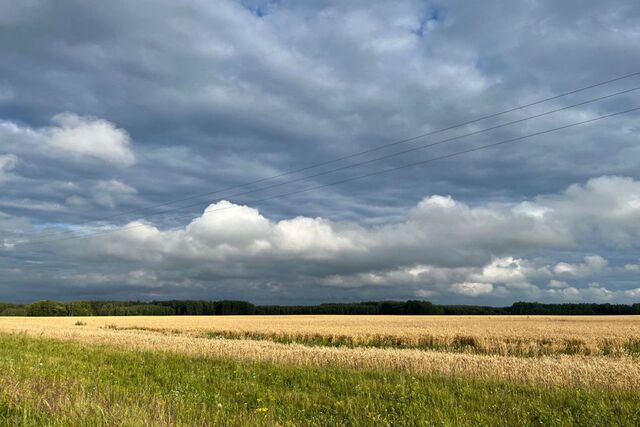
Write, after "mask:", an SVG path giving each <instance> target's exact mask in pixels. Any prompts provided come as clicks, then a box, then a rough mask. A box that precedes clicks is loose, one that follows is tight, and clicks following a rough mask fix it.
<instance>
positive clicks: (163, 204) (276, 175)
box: [98, 71, 640, 221]
mask: <svg viewBox="0 0 640 427" xmlns="http://www.w3.org/2000/svg"><path fill="white" fill-rule="evenodd" d="M638 75H640V71H637V72H634V73H630V74H626V75H623V76H619V77H615V78H612V79H609V80H604V81H601V82H597V83H593V84H591V85H588V86H584V87H581V88H578V89H573V90H570V91H568V92H563V93H560V94H557V95H554V96H551V97H548V98H544V99H540V100H537V101H533V102H530V103H527V104H524V105H520V106H516V107H512V108H509V109H507V110H503V111H499V112H496V113H491V114H488V115H484V116H480V117H477V118H474V119H471V120H467V121H465V122H461V123H457V124H453V125H450V126H446V127H443V128H439V129H436V130H432V131H429V132H426V133H423V134H420V135H415V136H412V137H409V138H404V139H400V140H397V141H393V142H390V143H386V144H382V145H379V146H376V147H373V148H369V149H366V150H362V151H358V152H355V153H352V154H348V155H345V156H342V157H337V158H334V159H330V160H326V161H323V162H319V163H314V164H311V165H308V166H304V167H301V168H297V169H292V170H289V171H285V172H282V173H279V174H275V175H271V176H267V177H264V178H260V179H257V180H254V181H250V182H245V183H243V184H238V185H234V186H230V187H226V188H222V189H219V190H214V191H209V192H204V193H199V194H194V195H191V196H188V197H184V198H180V199H174V200H170V201H167V202H163V203H158V204H153V205H149V206H146V207H141V208H137V209H133V210H129V211H125V212H121V213H118V214H115V215H112V216H106V217H102V218H99V219H98V220H102V221H105V220H109V219H113V218H119V217H121V216H123V215H128V214H132V213H137V212H140V211H143V210H148V209H153V208H157V207H162V206H167V205H171V204H174V203H179V202H183V201H187V200H193V199H196V198H200V197H204V196H211V195H214V194H219V193H222V192H225V191H229V190H235V189H238V188H244V187H247V186H250V185H254V184H259V183H262V182H265V181H271V180H274V179H278V178H282V177H284V176H288V175H292V174H295V173H299V172H304V171H307V170H310V169H314V168H317V167H321V166H326V165H330V164H333V163H337V162H340V161H343V160H348V159H351V158H354V157H357V156H361V155H364V154H368V153H373V152H376V151H380V150H382V149H385V148H389V147H393V146H396V145H400V144H404V143H407V142H412V141H415V140H418V139H421V138H425V137H428V136H433V135H436V134H439V133H443V132H446V131H448V130H453V129H457V128H461V127H464V126H468V125H470V124H473V123H478V122H480V121H483V120H487V119H491V118H495V117H499V116H501V115H504V114H508V113H511V112H514V111H517V110H521V109H523V108H528V107H532V106H535V105H539V104H542V103H544V102H548V101H553V100H556V99H560V98H563V97H565V96H569V95H573V94H576V93H580V92H584V91H586V90H589V89H594V88H596V87H600V86H604V85H607V84H610V83H614V82H617V81H621V80H625V79H629V78H631V77H635V76H638Z"/></svg>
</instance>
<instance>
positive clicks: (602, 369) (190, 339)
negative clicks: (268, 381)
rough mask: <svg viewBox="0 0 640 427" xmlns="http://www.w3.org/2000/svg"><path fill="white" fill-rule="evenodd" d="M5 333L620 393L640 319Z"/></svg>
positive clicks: (28, 323)
mask: <svg viewBox="0 0 640 427" xmlns="http://www.w3.org/2000/svg"><path fill="white" fill-rule="evenodd" d="M0 332H4V333H12V334H17V333H18V334H19V333H23V334H27V335H31V336H45V337H50V338H56V339H61V340H73V341H79V342H82V343H86V344H115V345H119V346H123V347H126V348H131V349H141V350H161V351H169V352H178V353H185V354H194V355H205V356H213V357H215V356H224V357H232V358H237V359H243V360H259V361H269V362H275V363H284V364H296V365H311V366H328V365H336V366H342V367H349V368H362V369H399V370H404V371H410V372H413V373H416V374H429V373H438V374H445V375H454V376H461V377H473V378H496V379H506V380H510V381H519V382H527V383H535V384H549V385H557V384H571V385H600V386H606V387H614V388H623V389H630V388H633V387H635V386H636V385H637V384H639V383H640V357H639V356H638V349H639V345H638V343H639V342H640V316H627V317H587V316H585V317H561V316H553V317H552V316H549V317H527V316H508V317H474V316H447V317H445V316H442V317H439V316H215V317H208V316H197V317H195V316H194V317H191V316H167V317H75V318H69V317H66V318H65V317H56V318H15V317H14V318H8V317H5V318H0Z"/></svg>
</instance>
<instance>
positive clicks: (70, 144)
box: [0, 113, 135, 166]
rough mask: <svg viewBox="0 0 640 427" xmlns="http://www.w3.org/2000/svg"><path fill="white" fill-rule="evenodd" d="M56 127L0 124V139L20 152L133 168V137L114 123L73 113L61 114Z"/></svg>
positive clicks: (54, 118) (55, 121)
mask: <svg viewBox="0 0 640 427" xmlns="http://www.w3.org/2000/svg"><path fill="white" fill-rule="evenodd" d="M52 121H53V123H54V124H55V125H54V126H50V127H43V128H29V127H23V126H19V125H18V124H16V123H13V122H9V121H3V122H0V138H1V139H2V140H4V141H5V144H6V147H8V148H9V149H13V150H15V151H16V152H24V153H27V154H32V153H31V152H32V151H34V150H37V152H38V154H48V155H49V156H51V157H54V158H72V159H75V160H83V159H88V158H89V159H96V160H100V161H103V162H106V163H109V164H113V165H120V166H131V165H133V164H134V163H135V156H134V154H133V151H132V150H131V139H130V137H129V134H128V133H127V132H126V131H125V130H123V129H120V128H118V127H116V126H115V125H114V124H113V123H111V122H109V121H106V120H102V119H98V118H94V117H88V116H79V115H77V114H73V113H61V114H57V115H55V116H54V117H53V119H52Z"/></svg>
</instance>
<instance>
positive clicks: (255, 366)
mask: <svg viewBox="0 0 640 427" xmlns="http://www.w3.org/2000/svg"><path fill="white" fill-rule="evenodd" d="M550 375H552V373H550ZM277 424H279V425H283V426H287V425H301V426H305V425H318V426H333V425H356V426H359V425H375V426H384V425H394V426H403V425H411V426H414V425H425V426H428V425H437V426H441V425H445V426H448V425H451V426H467V425H468V426H477V425H491V426H501V425H509V426H513V425H540V426H547V425H558V426H565V425H580V426H603V425H629V426H635V425H639V424H640V396H639V395H638V393H635V392H620V391H616V392H614V391H611V390H586V389H579V388H555V389H550V388H544V387H534V386H526V385H515V384H510V383H505V382H496V381H488V380H483V381H479V380H466V379H454V378H449V377H441V376H431V377H420V376H412V375H410V374H407V373H403V372H397V371H377V372H370V371H356V370H348V369H340V368H311V367H294V366H281V365H275V364H267V363H256V362H247V361H237V360H229V359H216V358H205V357H191V356H184V355H177V354H166V353H161V352H152V351H146V352H142V351H131V350H126V349H122V348H116V347H110V346H87V345H83V344H79V343H71V342H58V341H54V340H50V339H43V338H28V337H25V336H12V335H4V334H0V425H11V426H13V425H27V426H42V425H44V426H94V425H95V426H102V425H104V426H114V425H126V426H138V425H140V426H143V425H144V426H146V425H277Z"/></svg>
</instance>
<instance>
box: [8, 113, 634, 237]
mask: <svg viewBox="0 0 640 427" xmlns="http://www.w3.org/2000/svg"><path fill="white" fill-rule="evenodd" d="M638 110H640V107H634V108H630V109H627V110H622V111H617V112H615V113H610V114H605V115H601V116H598V117H595V118H591V119H588V120H583V121H580V122H574V123H570V124H567V125H563V126H559V127H555V128H551V129H546V130H543V131H538V132H534V133H530V134H527V135H522V136H519V137H515V138H510V139H506V140H502V141H499V142H494V143H491V144H486V145H481V146H478V147H474V148H469V149H465V150H461V151H456V152H454V153H450V154H446V155H442V156H438V157H432V158H430V159H426V160H421V161H417V162H413V163H408V164H404V165H401V166H396V167H393V168H388V169H384V170H381V171H376V172H370V173H367V174H363V175H358V176H355V177H350V178H346V179H342V180H339V181H334V182H330V183H327V184H321V185H317V186H313V187H308V188H305V189H301V190H296V191H290V192H287V193H281V194H277V195H274V196H270V197H265V198H261V199H254V200H250V201H247V202H245V203H246V204H254V203H261V202H265V201H269V200H274V199H279V198H284V197H289V196H293V195H296V194H301V193H306V192H309V191H314V190H319V189H321V188H326V187H330V186H336V185H340V184H344V183H346V182H352V181H356V180H360V179H364V178H369V177H372V176H377V175H382V174H387V173H390V172H395V171H398V170H401V169H407V168H411V167H415V166H420V165H425V164H428V163H432V162H436V161H440V160H445V159H450V158H453V157H457V156H461V155H464V154H467V153H472V152H476V151H481V150H485V149H488V148H493V147H498V146H502V145H506V144H510V143H517V142H519V141H523V140H525V139H528V138H532V137H535V136H540V135H545V134H549V133H552V132H557V131H560V130H564V129H569V128H572V127H576V126H580V125H585V124H588V123H593V122H596V121H599V120H604V119H607V118H611V117H615V116H620V115H623V114H627V113H631V112H634V111H638ZM237 207H238V205H233V206H225V207H223V208H217V209H210V210H206V211H205V212H204V213H203V214H202V215H201V216H205V215H210V214H212V213H215V212H219V211H223V210H228V209H233V208H237ZM144 226H147V224H136V225H131V226H126V227H120V228H117V229H110V230H104V231H101V232H96V233H93V234H88V235H82V236H70V237H66V238H61V239H52V240H51V239H50V240H44V241H37V240H36V241H26V242H20V243H17V244H27V245H29V244H42V243H54V242H60V241H66V240H76V239H84V238H90V237H96V236H100V235H105V234H111V233H116V232H119V231H125V230H130V229H134V228H139V227H144ZM14 244H15V243H14Z"/></svg>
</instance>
